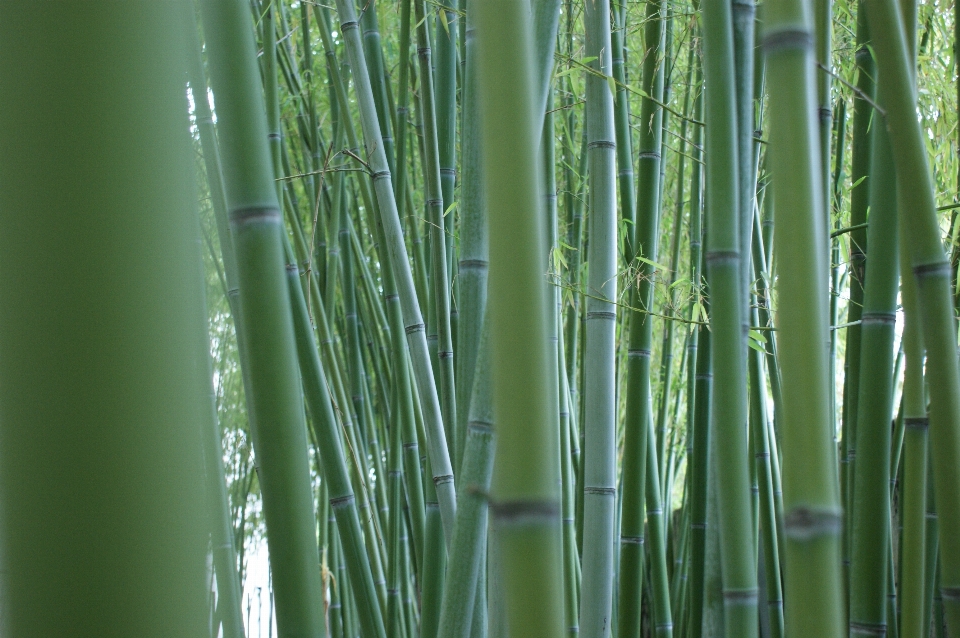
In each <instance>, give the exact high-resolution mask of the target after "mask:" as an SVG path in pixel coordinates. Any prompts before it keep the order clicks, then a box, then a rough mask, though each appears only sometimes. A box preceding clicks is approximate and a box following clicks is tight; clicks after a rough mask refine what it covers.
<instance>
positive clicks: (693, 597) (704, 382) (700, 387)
mask: <svg viewBox="0 0 960 638" xmlns="http://www.w3.org/2000/svg"><path fill="white" fill-rule="evenodd" d="M697 57H698V58H699V56H697ZM696 77H697V82H696V85H697V86H698V87H699V86H701V85H702V78H703V72H702V67H701V66H700V65H699V64H698V68H697V74H696ZM694 117H695V118H696V119H697V120H700V121H702V119H703V91H702V90H701V91H700V92H699V93H698V94H697V100H696V106H695V107H694ZM702 138H703V127H699V126H698V127H696V129H695V130H694V145H693V151H694V157H695V158H697V159H699V158H700V157H701V156H702V152H701V148H702V145H701V140H702ZM692 171H693V175H692V178H691V184H690V194H691V202H690V258H689V259H690V281H691V282H692V284H693V286H694V294H695V295H697V296H699V295H700V294H701V261H702V259H701V254H702V250H701V242H702V237H703V231H702V226H701V219H702V216H703V213H702V208H703V206H702V204H703V198H702V192H703V191H702V187H701V183H702V175H703V169H702V165H701V164H700V163H699V162H694V163H693V166H692ZM697 303H700V300H699V298H697V300H696V301H695V302H694V304H697ZM694 343H695V344H696V347H697V352H696V356H697V360H696V365H695V366H694V365H690V366H689V368H688V370H689V371H690V374H692V375H693V383H692V387H691V388H690V391H689V392H688V394H687V396H688V397H692V399H693V400H692V401H690V402H688V413H687V459H688V461H689V465H688V470H687V471H688V475H687V480H688V481H689V482H690V497H689V504H690V560H689V561H687V564H688V565H689V576H688V582H689V587H690V594H689V597H688V600H689V601H690V604H689V619H688V620H687V621H686V622H687V626H688V631H689V635H690V636H691V637H692V638H699V637H700V636H701V634H702V631H703V611H704V605H703V595H704V560H705V550H706V546H705V540H706V524H707V509H706V507H707V485H708V473H707V471H706V470H707V458H708V457H707V450H708V446H709V440H710V439H709V427H710V420H709V417H710V412H709V410H710V402H711V400H712V399H711V397H710V391H711V385H712V384H711V379H712V374H711V372H710V332H709V331H708V330H707V328H706V327H705V326H697V327H694V328H693V338H692V339H691V345H692V344H694Z"/></svg>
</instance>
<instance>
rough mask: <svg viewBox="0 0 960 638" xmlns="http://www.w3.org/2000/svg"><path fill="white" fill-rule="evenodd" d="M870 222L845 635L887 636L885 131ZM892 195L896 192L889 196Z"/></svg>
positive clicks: (892, 266) (888, 204)
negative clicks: (871, 254)
mask: <svg viewBox="0 0 960 638" xmlns="http://www.w3.org/2000/svg"><path fill="white" fill-rule="evenodd" d="M872 146H873V162H872V164H871V170H870V173H871V175H872V177H873V179H872V180H871V181H870V188H871V196H870V218H869V222H868V223H869V227H868V229H867V232H868V239H867V241H869V242H870V246H871V247H872V248H873V250H874V252H873V257H872V258H871V259H870V261H869V262H867V271H866V289H865V290H864V297H863V301H864V304H863V315H862V317H863V318H862V319H861V334H862V336H861V340H862V349H861V359H862V360H861V362H860V394H861V401H860V402H859V406H860V408H859V411H858V417H857V421H858V422H857V446H856V449H857V457H858V463H857V464H856V465H855V466H854V469H855V478H854V481H853V494H854V499H853V503H854V509H853V515H852V517H851V518H850V519H849V520H850V525H851V538H852V548H851V549H852V551H851V563H850V633H851V635H853V636H860V635H876V634H877V632H882V631H884V630H886V625H887V623H888V621H889V622H892V623H894V624H895V623H896V619H895V618H890V619H887V617H886V609H887V570H888V569H891V568H892V566H890V565H889V564H888V563H889V561H888V557H889V554H890V548H889V543H890V537H889V534H890V488H889V483H890V476H889V474H890V438H891V428H890V422H891V418H892V414H893V383H894V381H895V379H894V377H893V374H892V373H893V339H894V327H895V323H896V309H897V275H898V270H899V263H898V250H897V247H898V246H897V209H896V192H895V188H896V174H895V171H894V167H893V157H892V155H891V152H890V141H889V138H888V136H887V134H886V130H885V129H883V128H882V127H875V128H874V130H873V144H872ZM891 191H894V192H891Z"/></svg>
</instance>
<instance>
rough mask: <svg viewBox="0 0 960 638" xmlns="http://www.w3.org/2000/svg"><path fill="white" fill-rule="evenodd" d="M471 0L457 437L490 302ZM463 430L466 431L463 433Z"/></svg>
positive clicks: (462, 200)
mask: <svg viewBox="0 0 960 638" xmlns="http://www.w3.org/2000/svg"><path fill="white" fill-rule="evenodd" d="M472 1H473V0H468V1H467V3H466V6H467V17H466V20H465V21H464V31H465V34H464V37H465V45H464V49H465V55H466V67H465V69H464V76H465V77H464V81H463V127H462V135H461V139H460V145H461V153H460V157H461V169H460V170H461V174H462V176H463V179H462V186H461V189H460V225H459V234H460V261H459V263H458V264H457V279H458V281H459V284H460V296H459V298H458V299H457V302H458V303H457V305H458V307H459V309H460V319H459V322H458V324H457V331H458V336H457V345H458V346H459V351H458V352H459V354H458V355H457V358H456V362H457V370H456V375H457V379H459V380H460V383H458V384H457V393H458V394H457V411H458V412H459V414H458V415H457V436H458V438H457V440H458V441H464V442H465V441H466V436H465V435H466V430H467V420H468V416H469V413H470V412H469V407H470V402H471V401H472V396H471V393H472V392H473V386H474V382H473V375H474V372H475V371H476V368H477V358H478V356H479V355H478V353H479V349H480V334H481V324H482V321H483V317H484V316H485V314H486V304H487V270H488V268H489V255H488V250H489V249H488V245H487V226H486V219H487V218H486V214H485V209H484V201H483V161H482V160H483V158H482V157H481V150H480V125H479V120H480V113H479V111H480V100H479V99H478V98H479V95H478V86H477V61H476V57H477V51H476V28H475V25H474V22H475V18H474V17H473V16H472V14H471V11H470V8H471V2H472ZM461 435H463V436H461Z"/></svg>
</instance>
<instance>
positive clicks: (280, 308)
mask: <svg viewBox="0 0 960 638" xmlns="http://www.w3.org/2000/svg"><path fill="white" fill-rule="evenodd" d="M201 7H202V10H203V18H204V24H205V26H206V29H205V31H206V36H207V43H208V47H207V48H208V55H209V60H210V76H211V84H212V86H213V89H214V92H215V94H216V95H217V96H218V98H219V99H218V105H219V106H218V109H217V123H218V128H219V131H220V140H221V142H222V149H223V174H224V183H225V187H226V195H227V206H228V210H229V214H230V224H231V227H232V230H233V235H234V248H235V251H236V255H237V262H238V266H239V268H238V281H239V285H240V302H241V303H240V310H241V317H242V321H241V324H240V325H241V326H242V330H243V332H244V335H245V339H246V342H247V345H248V347H247V357H246V360H245V361H244V362H243V363H244V365H246V366H248V367H249V370H250V381H251V389H252V390H253V400H252V401H251V406H252V407H253V410H251V412H250V420H251V424H252V429H253V431H254V446H255V448H256V451H257V458H258V466H259V479H260V485H261V491H262V493H263V496H264V515H265V518H266V520H267V521H268V523H267V527H268V529H270V530H271V533H270V534H269V536H268V546H269V548H270V559H271V561H270V562H271V570H272V573H273V575H274V576H275V578H276V581H275V582H276V583H277V587H276V592H275V596H276V603H277V625H278V627H280V628H281V629H280V631H282V632H283V633H288V632H289V633H294V634H300V635H311V636H319V635H320V634H321V632H322V630H323V618H322V614H321V613H320V610H321V609H322V607H321V605H322V602H321V601H322V592H321V582H320V570H319V564H318V561H319V557H318V555H317V536H316V530H315V521H316V516H315V510H314V506H313V494H312V489H311V487H310V475H309V465H308V460H307V437H306V427H305V424H304V419H303V407H302V397H301V393H300V388H299V387H298V380H297V363H296V358H295V357H296V352H295V348H296V346H295V343H294V336H293V321H292V318H291V316H290V299H289V292H288V290H287V288H286V286H285V282H284V274H283V253H282V238H283V236H282V232H283V229H282V226H281V224H282V218H281V211H280V207H279V203H278V201H277V191H276V188H275V187H274V182H273V170H272V168H271V163H270V159H269V153H268V148H267V124H266V118H265V115H264V110H263V102H261V101H260V100H261V99H262V98H261V97H260V78H259V77H258V73H257V69H256V58H255V53H256V52H255V50H254V42H253V39H252V37H251V34H250V28H249V22H248V20H249V18H248V16H247V13H246V10H245V8H244V7H243V4H242V3H240V2H234V1H230V0H218V1H215V0H205V1H204V2H202V3H201Z"/></svg>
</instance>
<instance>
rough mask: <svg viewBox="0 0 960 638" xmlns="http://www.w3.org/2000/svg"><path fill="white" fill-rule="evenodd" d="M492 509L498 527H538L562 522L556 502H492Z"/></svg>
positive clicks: (558, 505)
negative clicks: (548, 523)
mask: <svg viewBox="0 0 960 638" xmlns="http://www.w3.org/2000/svg"><path fill="white" fill-rule="evenodd" d="M490 509H491V510H492V511H493V519H494V521H495V522H496V523H497V525H504V524H506V525H531V524H533V525H537V524H543V523H545V522H554V521H557V522H559V520H560V504H559V503H557V502H556V501H527V500H521V501H509V502H505V503H495V502H493V501H491V502H490Z"/></svg>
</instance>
